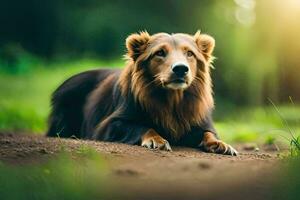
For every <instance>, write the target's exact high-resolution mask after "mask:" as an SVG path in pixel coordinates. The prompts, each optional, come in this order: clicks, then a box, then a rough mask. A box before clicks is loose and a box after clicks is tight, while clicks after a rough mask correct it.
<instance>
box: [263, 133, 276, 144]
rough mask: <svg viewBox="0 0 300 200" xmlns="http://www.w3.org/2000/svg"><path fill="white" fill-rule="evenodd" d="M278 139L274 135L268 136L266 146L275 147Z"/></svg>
mask: <svg viewBox="0 0 300 200" xmlns="http://www.w3.org/2000/svg"><path fill="white" fill-rule="evenodd" d="M275 141H276V138H275V137H274V136H273V135H268V136H267V137H266V139H265V144H267V145H273V144H275Z"/></svg>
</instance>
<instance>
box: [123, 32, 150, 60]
mask: <svg viewBox="0 0 300 200" xmlns="http://www.w3.org/2000/svg"><path fill="white" fill-rule="evenodd" d="M149 39H150V35H149V33H148V32H147V31H142V32H140V33H134V34H131V35H129V36H128V37H127V39H126V48H127V57H129V58H131V59H133V60H134V61H135V60H136V59H137V58H138V57H139V56H140V55H141V54H142V53H143V52H144V51H145V50H146V48H147V44H148V41H149Z"/></svg>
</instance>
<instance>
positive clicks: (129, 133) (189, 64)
mask: <svg viewBox="0 0 300 200" xmlns="http://www.w3.org/2000/svg"><path fill="white" fill-rule="evenodd" d="M214 46H215V41H214V39H213V38H212V37H211V36H208V35H205V34H201V33H200V32H199V31H198V32H197V33H196V34H195V35H188V34H182V33H177V34H167V33H158V34H154V35H149V34H148V33H147V32H140V33H135V34H132V35H130V36H129V37H128V38H127V39H126V47H127V53H126V55H125V59H126V66H125V68H124V69H123V70H102V69H101V70H92V71H87V72H84V73H81V74H78V75H76V76H74V77H71V78H70V79H68V80H67V81H65V82H64V83H63V84H62V85H61V86H60V87H59V88H58V89H57V90H56V91H55V92H54V94H53V97H52V113H51V115H50V118H49V130H48V133H47V135H48V136H57V135H60V136H61V137H71V136H72V135H74V136H76V137H77V138H85V139H96V140H104V141H115V142H124V143H129V144H140V145H141V144H145V145H143V146H147V147H150V146H151V144H152V147H151V148H154V147H155V146H157V145H161V144H162V141H164V142H163V144H164V145H163V146H159V148H160V147H162V149H165V150H171V147H170V145H169V143H170V144H171V145H184V146H192V147H197V146H199V145H200V144H206V143H203V141H202V140H203V138H205V137H204V136H205V133H207V132H210V133H212V134H213V135H214V136H215V137H214V138H215V140H216V141H219V140H218V139H217V135H216V132H215V129H214V127H213V124H212V119H211V112H212V109H213V107H214V101H213V96H212V83H211V77H210V69H211V64H212V61H213V58H214V57H213V55H212V52H213V49H214ZM178 70H180V71H178ZM182 70H183V71H182ZM149 142H152V143H151V144H150V143H149ZM201 142H202V143H201ZM224 144H225V143H224ZM149 145H150V146H149ZM222 147H223V146H222ZM204 149H205V150H207V151H208V149H209V148H204ZM224 150H226V151H227V150H228V146H226V145H225V146H224ZM210 151H211V152H212V151H213V150H210ZM229 152H230V153H228V152H227V153H226V154H232V151H229ZM219 153H222V149H221V150H220V151H219ZM223 153H225V152H223Z"/></svg>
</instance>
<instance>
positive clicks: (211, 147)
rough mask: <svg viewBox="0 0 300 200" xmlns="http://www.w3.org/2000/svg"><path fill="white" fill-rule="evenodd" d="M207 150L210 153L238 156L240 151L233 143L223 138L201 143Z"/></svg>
mask: <svg viewBox="0 0 300 200" xmlns="http://www.w3.org/2000/svg"><path fill="white" fill-rule="evenodd" d="M201 147H203V148H204V150H205V151H206V152H209V153H218V154H224V155H231V156H237V155H238V152H237V150H235V149H234V148H233V147H232V146H231V145H229V144H226V143H225V142H223V141H221V140H216V141H214V142H210V143H204V144H202V145H201Z"/></svg>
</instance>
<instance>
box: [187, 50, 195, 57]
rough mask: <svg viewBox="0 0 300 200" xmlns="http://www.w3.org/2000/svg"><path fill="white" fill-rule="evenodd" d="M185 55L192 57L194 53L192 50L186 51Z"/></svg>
mask: <svg viewBox="0 0 300 200" xmlns="http://www.w3.org/2000/svg"><path fill="white" fill-rule="evenodd" d="M186 55H187V57H192V56H194V53H193V52H192V51H187V52H186Z"/></svg>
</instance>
